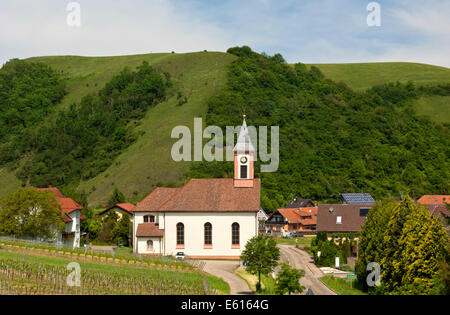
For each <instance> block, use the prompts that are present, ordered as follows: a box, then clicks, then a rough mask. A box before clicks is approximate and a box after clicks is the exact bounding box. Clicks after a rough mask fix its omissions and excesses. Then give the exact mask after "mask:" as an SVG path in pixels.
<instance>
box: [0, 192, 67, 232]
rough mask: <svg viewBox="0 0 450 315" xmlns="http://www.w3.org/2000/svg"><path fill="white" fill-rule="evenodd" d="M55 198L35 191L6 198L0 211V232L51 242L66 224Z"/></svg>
mask: <svg viewBox="0 0 450 315" xmlns="http://www.w3.org/2000/svg"><path fill="white" fill-rule="evenodd" d="M63 215H64V214H63V212H62V210H61V208H60V206H59V205H58V202H57V201H56V198H55V196H54V195H53V194H52V193H51V192H48V191H38V190H37V189H36V188H34V187H28V188H21V189H19V190H17V191H16V192H14V193H12V194H10V195H8V196H7V197H6V198H5V199H4V200H3V201H2V202H1V208H0V231H1V232H2V233H5V234H11V235H15V236H30V237H32V238H38V237H39V238H54V237H56V234H57V233H59V232H61V231H62V230H63V229H64V227H65V223H64V221H63V219H62V216H63Z"/></svg>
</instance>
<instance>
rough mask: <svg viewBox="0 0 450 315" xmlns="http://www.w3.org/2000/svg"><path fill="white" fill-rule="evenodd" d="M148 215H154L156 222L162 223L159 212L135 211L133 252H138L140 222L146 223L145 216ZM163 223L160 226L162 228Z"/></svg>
mask: <svg viewBox="0 0 450 315" xmlns="http://www.w3.org/2000/svg"><path fill="white" fill-rule="evenodd" d="M146 215H154V216H155V223H160V222H161V221H160V218H161V215H162V214H161V213H157V212H134V214H133V252H135V253H138V248H137V243H138V239H137V237H136V231H137V227H138V225H139V224H142V223H144V217H145V216H146ZM161 226H162V225H161V224H160V225H159V228H160V229H162V227H161Z"/></svg>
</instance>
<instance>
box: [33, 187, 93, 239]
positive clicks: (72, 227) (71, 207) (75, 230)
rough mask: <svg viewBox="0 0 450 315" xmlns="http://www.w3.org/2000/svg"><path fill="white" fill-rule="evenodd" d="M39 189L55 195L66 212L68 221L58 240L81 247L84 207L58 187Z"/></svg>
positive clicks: (65, 215)
mask: <svg viewBox="0 0 450 315" xmlns="http://www.w3.org/2000/svg"><path fill="white" fill-rule="evenodd" d="M37 190H39V191H49V192H51V193H52V194H53V195H55V198H56V200H57V202H58V204H59V206H60V207H61V210H62V211H63V213H64V216H63V220H64V222H65V223H66V228H65V229H64V231H63V232H62V233H61V234H60V235H58V236H57V242H59V243H62V244H63V245H66V246H71V247H80V223H81V220H84V219H86V218H85V217H84V216H83V215H82V214H81V210H82V209H83V207H82V206H81V205H79V204H78V203H76V202H75V201H74V200H73V199H72V198H67V197H66V196H64V195H63V194H62V193H61V192H60V191H59V189H58V188H55V187H50V188H38V189H37Z"/></svg>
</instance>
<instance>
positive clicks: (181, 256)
mask: <svg viewBox="0 0 450 315" xmlns="http://www.w3.org/2000/svg"><path fill="white" fill-rule="evenodd" d="M175 258H176V259H184V253H183V252H178V253H177V254H176V255H175Z"/></svg>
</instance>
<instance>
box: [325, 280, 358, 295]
mask: <svg viewBox="0 0 450 315" xmlns="http://www.w3.org/2000/svg"><path fill="white" fill-rule="evenodd" d="M320 280H321V281H322V282H323V283H325V284H326V285H327V286H328V287H329V288H331V289H332V290H333V291H335V292H336V293H338V294H339V295H366V293H365V292H363V291H362V290H361V288H360V285H359V283H358V282H357V281H356V280H346V279H342V278H337V277H333V276H324V277H322V278H320Z"/></svg>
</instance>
